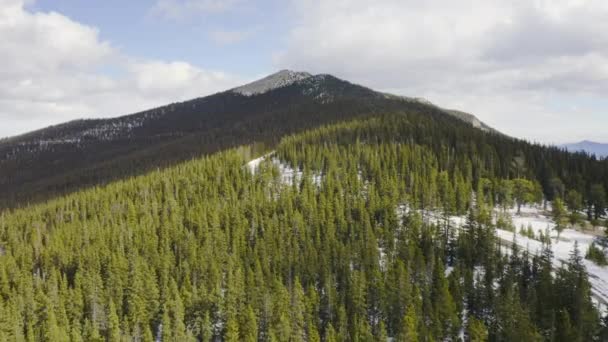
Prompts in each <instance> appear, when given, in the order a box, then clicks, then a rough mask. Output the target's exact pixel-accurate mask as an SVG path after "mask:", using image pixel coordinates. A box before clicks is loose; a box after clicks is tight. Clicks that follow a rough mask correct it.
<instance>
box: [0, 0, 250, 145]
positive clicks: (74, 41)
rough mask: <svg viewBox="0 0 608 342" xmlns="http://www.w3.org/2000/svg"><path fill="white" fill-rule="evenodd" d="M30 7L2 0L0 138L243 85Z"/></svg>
mask: <svg viewBox="0 0 608 342" xmlns="http://www.w3.org/2000/svg"><path fill="white" fill-rule="evenodd" d="M25 6H26V4H25V3H24V2H23V1H18V0H0V37H2V43H1V44H0V65H2V69H0V122H2V124H1V125H0V137H1V136H8V135H14V134H18V133H22V132H25V131H28V130H31V129H35V128H41V127H44V126H47V125H50V124H56V123H58V122H62V121H66V120H71V119H76V118H84V117H108V116H118V115H121V114H128V113H130V112H134V111H137V110H143V109H148V108H150V107H153V106H157V105H163V104H166V103H169V102H173V101H179V100H185V99H189V98H193V97H197V96H202V95H206V94H209V93H213V92H216V91H219V90H223V89H226V88H229V87H231V86H234V85H236V84H238V83H240V82H239V80H238V79H237V78H235V77H233V76H230V75H227V74H225V73H222V72H217V71H210V70H204V69H201V68H198V67H196V66H193V65H191V64H189V63H187V62H183V61H160V60H146V59H143V60H142V59H137V58H135V57H132V56H125V55H123V54H121V52H120V51H118V50H117V49H116V48H114V47H113V46H112V45H111V44H110V43H109V42H107V41H104V40H103V39H101V38H100V37H99V32H98V30H97V29H95V28H93V27H90V26H87V25H83V24H81V23H78V22H75V21H73V20H71V19H70V18H68V17H65V16H63V15H61V14H59V13H54V12H50V13H41V12H32V11H30V10H28V8H27V7H25ZM103 68H114V69H116V70H118V72H117V73H116V74H117V75H116V76H108V75H106V74H104V73H102V72H100V71H99V70H100V69H103Z"/></svg>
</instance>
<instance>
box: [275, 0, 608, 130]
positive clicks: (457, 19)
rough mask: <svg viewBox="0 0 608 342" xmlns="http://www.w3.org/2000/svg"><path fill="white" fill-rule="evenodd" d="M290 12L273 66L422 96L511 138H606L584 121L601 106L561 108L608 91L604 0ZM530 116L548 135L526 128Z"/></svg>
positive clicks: (323, 7)
mask: <svg viewBox="0 0 608 342" xmlns="http://www.w3.org/2000/svg"><path fill="white" fill-rule="evenodd" d="M294 13H295V16H296V17H295V19H294V22H295V23H296V24H295V27H294V28H293V29H292V30H291V32H290V33H289V37H288V39H287V41H288V43H287V46H286V48H285V49H284V50H283V51H280V53H278V54H277V57H276V63H277V64H278V66H279V67H289V68H294V69H302V70H310V71H313V72H328V73H336V74H338V75H339V76H342V77H344V78H347V79H350V80H353V81H356V82H360V83H363V84H366V85H370V86H372V87H375V88H379V89H393V90H394V91H397V92H400V93H402V94H404V95H413V96H424V97H427V98H429V99H430V100H432V101H434V102H437V103H438V104H440V105H444V106H447V107H458V108H460V109H462V110H466V111H471V112H474V113H475V114H477V115H478V116H479V117H480V118H481V119H483V120H486V121H488V122H489V123H490V124H495V125H496V126H497V128H499V129H503V130H505V131H506V132H509V133H511V134H514V135H517V136H522V137H527V138H535V139H542V140H543V141H562V140H572V139H575V138H576V137H581V136H591V135H595V136H601V137H602V138H603V139H604V140H608V135H607V134H608V133H606V132H602V133H601V134H598V132H597V131H598V129H599V126H598V125H597V122H594V124H595V125H587V124H586V122H590V121H591V122H593V121H592V120H591V119H592V118H597V111H598V110H600V109H599V108H594V107H588V108H586V112H580V111H579V112H576V113H573V112H572V111H571V110H569V109H566V107H568V108H572V107H574V106H575V105H576V104H577V101H579V100H580V99H581V98H583V97H585V98H588V97H591V98H595V99H601V98H603V97H604V96H605V94H606V93H607V92H608V35H605V34H604V32H608V20H606V18H608V2H606V1H598V0H589V1H584V0H574V1H572V0H532V1H531V0H516V1H512V0H491V1H488V0H462V1H441V0H429V1H424V2H420V1H414V0H376V1H366V0H337V1H322V0H295V11H294ZM556 97H559V98H561V99H562V101H564V102H567V101H571V102H572V103H571V104H572V105H571V106H562V107H564V108H559V109H556V108H554V107H555V106H554V105H553V103H552V101H554V99H555V98H556ZM533 115H535V118H537V119H536V120H537V121H539V120H541V121H542V120H544V119H549V120H555V121H557V122H556V123H555V124H553V123H552V124H549V125H540V126H536V129H537V130H538V129H539V127H541V128H545V129H546V128H549V127H550V128H552V129H553V133H552V132H544V131H543V132H536V133H535V132H534V131H531V130H530V129H529V128H528V127H524V125H522V122H524V121H523V120H524V119H529V118H530V117H532V116H533ZM505 117H506V118H508V119H505ZM573 118H574V119H573ZM595 121H597V119H595ZM604 124H606V125H608V119H605V120H604ZM562 133H563V135H562Z"/></svg>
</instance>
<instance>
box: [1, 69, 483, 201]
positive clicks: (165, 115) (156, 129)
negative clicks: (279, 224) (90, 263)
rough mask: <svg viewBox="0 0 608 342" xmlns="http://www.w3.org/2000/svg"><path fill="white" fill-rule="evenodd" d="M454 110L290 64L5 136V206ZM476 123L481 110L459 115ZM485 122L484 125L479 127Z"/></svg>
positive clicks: (3, 166)
mask: <svg viewBox="0 0 608 342" xmlns="http://www.w3.org/2000/svg"><path fill="white" fill-rule="evenodd" d="M404 110H407V111H415V112H419V113H427V114H429V115H432V116H433V117H435V116H439V117H442V116H446V114H447V115H452V114H450V113H452V112H448V111H445V110H443V109H441V108H439V107H437V106H434V105H432V104H429V103H426V102H424V101H418V100H413V99H410V98H404V97H398V96H389V95H387V94H383V93H378V92H375V91H373V90H371V89H368V88H365V87H362V86H359V85H355V84H351V83H349V82H347V81H344V80H340V79H337V78H335V77H333V76H331V75H311V74H308V73H297V72H293V71H287V70H283V71H280V72H278V73H276V74H273V75H270V76H268V77H266V78H264V79H261V80H259V81H256V82H253V83H251V84H248V85H244V86H242V87H238V88H235V89H231V90H228V91H225V92H222V93H218V94H214V95H211V96H207V97H203V98H198V99H194V100H191V101H186V102H181V103H174V104H170V105H167V106H164V107H160V108H155V109H151V110H147V111H144V112H141V113H136V114H132V115H127V116H122V117H118V118H113V119H96V120H77V121H72V122H68V123H65V124H61V125H57V126H52V127H49V128H46V129H42V130H38V131H35V132H31V133H28V134H24V135H21V136H17V137H12V138H8V139H4V140H0V209H1V208H5V207H15V206H19V205H21V204H23V203H28V202H37V201H40V200H44V199H48V198H51V197H53V196H55V195H60V194H64V193H69V192H71V191H75V190H77V189H80V188H83V187H86V186H91V185H98V184H104V183H107V182H109V181H112V180H116V179H120V178H124V177H129V176H133V175H138V174H143V173H145V172H146V171H150V170H154V169H156V168H159V167H166V166H170V165H174V164H175V163H178V162H181V161H185V160H189V159H191V158H195V157H198V156H201V155H205V154H209V153H213V152H216V151H220V150H223V149H226V148H230V147H236V146H240V145H246V144H253V143H257V144H258V146H261V147H260V150H265V149H270V148H272V147H273V146H274V145H276V143H278V141H279V139H280V138H281V137H282V136H284V135H287V134H291V133H295V132H299V131H302V130H306V129H310V128H314V127H319V126H320V125H323V124H327V123H331V122H337V121H340V120H344V119H349V118H355V117H359V116H369V115H374V114H378V113H386V112H394V111H404ZM459 117H460V118H461V119H464V120H470V122H471V123H473V124H476V123H478V120H476V119H475V118H474V117H470V116H466V117H463V116H462V115H459ZM476 125H477V126H478V127H485V126H479V125H478V124H476Z"/></svg>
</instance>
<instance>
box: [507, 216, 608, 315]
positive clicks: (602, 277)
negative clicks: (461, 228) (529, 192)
mask: <svg viewBox="0 0 608 342" xmlns="http://www.w3.org/2000/svg"><path fill="white" fill-rule="evenodd" d="M508 212H509V214H510V215H511V216H512V219H513V224H514V226H515V227H516V230H517V235H516V241H517V244H518V245H519V246H521V247H523V248H527V249H528V251H530V252H531V253H540V252H541V250H542V247H543V246H542V243H541V242H540V241H538V240H536V239H530V238H528V237H526V236H523V235H521V234H520V233H519V231H520V229H521V227H522V226H523V227H525V228H527V227H528V226H530V227H531V228H532V230H533V231H534V234H535V236H539V235H540V233H541V232H543V234H545V233H546V232H547V231H549V232H550V236H551V249H552V251H553V255H554V258H553V263H554V265H555V267H561V265H562V263H563V262H566V261H567V260H568V258H569V257H570V254H571V253H572V251H573V250H574V244H575V242H578V248H579V250H580V253H581V255H582V256H583V257H584V256H585V254H586V253H587V249H589V246H590V245H591V243H592V242H593V240H594V236H593V235H591V234H586V233H583V232H579V231H576V230H572V229H564V230H563V231H562V233H561V234H560V237H559V240H558V238H557V231H556V230H555V229H554V228H555V224H554V223H553V222H552V221H551V218H550V217H548V216H547V215H546V214H545V212H544V211H543V210H542V209H541V208H539V207H530V206H528V207H524V208H522V211H521V215H517V213H516V210H515V209H511V210H509V211H508ZM496 235H497V236H498V237H499V238H500V239H502V240H505V241H513V232H510V231H507V230H502V229H497V230H496ZM583 262H584V264H585V267H586V268H587V272H588V273H589V281H590V282H591V285H592V286H593V294H594V295H595V296H596V297H597V300H598V301H600V302H601V303H602V304H603V305H608V267H602V266H598V265H596V264H595V263H594V262H592V261H590V260H586V259H584V260H583Z"/></svg>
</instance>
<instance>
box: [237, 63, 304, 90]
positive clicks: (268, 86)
mask: <svg viewBox="0 0 608 342" xmlns="http://www.w3.org/2000/svg"><path fill="white" fill-rule="evenodd" d="M309 77H312V74H309V73H307V72H298V71H292V70H287V69H284V70H281V71H279V72H276V73H274V74H272V75H269V76H266V77H264V78H262V79H259V80H257V81H253V82H251V83H248V84H245V85H242V86H240V87H236V88H234V89H232V91H233V92H235V93H239V94H241V95H245V96H251V95H256V94H263V93H265V92H267V91H270V90H273V89H276V88H281V87H286V86H288V85H291V84H293V83H295V82H297V81H300V80H303V79H306V78H309Z"/></svg>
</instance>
